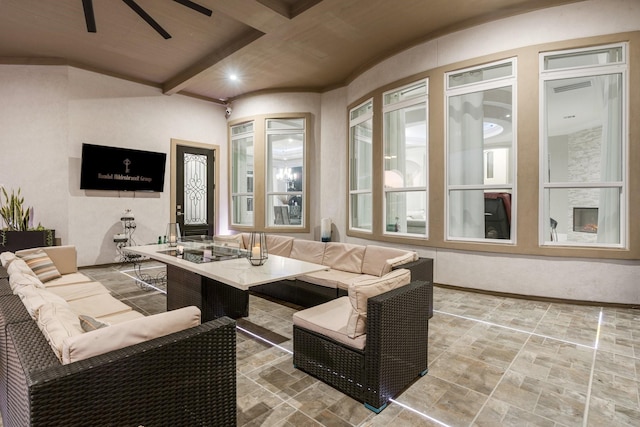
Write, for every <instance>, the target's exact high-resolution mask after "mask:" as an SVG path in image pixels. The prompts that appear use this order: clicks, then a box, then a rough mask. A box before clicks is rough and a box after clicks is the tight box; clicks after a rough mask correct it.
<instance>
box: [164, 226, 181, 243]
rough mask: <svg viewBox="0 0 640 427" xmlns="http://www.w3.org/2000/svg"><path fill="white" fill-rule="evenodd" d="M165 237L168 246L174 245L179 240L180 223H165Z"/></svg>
mask: <svg viewBox="0 0 640 427" xmlns="http://www.w3.org/2000/svg"><path fill="white" fill-rule="evenodd" d="M165 236H166V238H167V243H168V244H169V246H176V245H177V244H178V242H179V241H180V240H181V237H180V224H178V223H177V222H170V223H169V224H167V234H165Z"/></svg>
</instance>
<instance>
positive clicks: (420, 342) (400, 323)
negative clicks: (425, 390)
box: [293, 281, 433, 413]
mask: <svg viewBox="0 0 640 427" xmlns="http://www.w3.org/2000/svg"><path fill="white" fill-rule="evenodd" d="M432 293H433V288H432V284H431V283H430V282H420V281H414V282H412V283H410V284H408V285H406V286H402V287H400V288H396V289H394V290H391V291H389V292H386V293H384V294H381V295H378V296H376V297H373V298H369V300H368V302H367V331H366V334H367V338H366V345H365V348H364V350H362V351H360V350H357V349H355V348H351V347H348V346H345V345H343V344H341V343H338V342H336V341H334V340H333V339H331V338H327V337H326V336H324V335H321V334H318V333H316V332H312V331H310V330H307V329H305V328H302V327H299V326H297V325H294V328H293V363H294V366H295V367H296V368H298V369H301V370H302V371H304V372H307V373H308V374H310V375H312V376H314V377H316V378H318V379H320V380H321V381H323V382H325V383H327V384H329V385H331V386H332V387H334V388H336V389H338V390H340V391H341V392H343V393H345V394H347V395H349V396H351V397H352V398H354V399H356V400H358V401H361V402H364V404H365V406H366V407H367V408H369V409H371V410H372V411H374V412H376V413H379V412H380V411H382V410H383V409H384V408H385V407H386V406H387V403H388V402H389V399H391V398H393V397H395V396H397V395H398V394H399V393H401V392H402V391H403V390H404V389H405V388H407V387H408V386H409V385H410V384H411V383H412V382H413V381H415V380H416V379H417V378H418V377H419V376H422V375H424V374H426V372H427V347H428V339H429V337H428V335H429V313H430V312H432V308H431V307H430V304H431V301H432V296H431V295H432Z"/></svg>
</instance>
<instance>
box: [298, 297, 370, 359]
mask: <svg viewBox="0 0 640 427" xmlns="http://www.w3.org/2000/svg"><path fill="white" fill-rule="evenodd" d="M350 317H351V302H350V301H349V298H348V297H341V298H337V299H334V300H331V301H329V302H325V303H324V304H320V305H316V306H314V307H311V308H307V309H305V310H302V311H298V312H296V313H294V314H293V324H294V325H296V326H299V327H301V328H305V329H308V330H310V331H313V332H317V333H319V334H321V335H324V336H326V337H328V338H331V339H332V340H335V341H338V342H340V343H342V344H344V345H347V346H349V347H353V348H356V349H358V350H362V349H363V348H364V346H365V342H366V336H365V335H359V336H357V337H355V338H351V337H349V336H348V334H347V325H348V323H349V318H350Z"/></svg>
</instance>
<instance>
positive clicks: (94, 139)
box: [0, 65, 227, 265]
mask: <svg viewBox="0 0 640 427" xmlns="http://www.w3.org/2000/svg"><path fill="white" fill-rule="evenodd" d="M0 111H2V112H3V114H2V115H1V117H0V128H1V129H2V132H1V133H0V148H1V149H2V152H3V153H6V152H9V153H11V155H10V156H6V155H3V156H2V158H1V159H0V170H1V171H2V172H1V175H0V184H2V185H5V186H6V187H8V188H18V187H21V188H22V192H23V194H24V195H25V202H26V203H27V204H29V205H33V206H34V209H35V219H36V224H37V222H41V223H42V224H43V225H44V226H46V227H50V228H54V229H55V230H56V236H57V237H60V238H61V240H62V244H74V245H76V247H77V248H78V263H79V265H94V264H104V263H110V262H113V261H114V260H115V257H116V248H115V244H114V243H113V235H114V234H116V233H120V232H122V225H121V222H120V217H121V216H122V213H123V212H124V210H125V209H132V211H133V213H134V215H135V218H136V223H137V229H136V232H135V234H134V238H135V239H136V240H137V242H138V243H140V244H143V243H150V242H155V241H156V240H157V237H158V235H163V234H165V228H166V224H167V222H168V221H169V203H170V202H169V171H170V167H169V161H170V160H169V156H167V168H166V174H165V187H164V188H165V190H164V192H163V193H141V192H105V191H85V190H80V188H79V187H80V163H81V147H82V143H83V142H86V143H91V144H99V145H109V146H118V147H128V148H135V149H140V150H149V151H160V152H165V153H167V154H169V150H170V140H171V138H177V139H183V140H189V141H196V142H202V143H207V144H216V145H220V146H221V149H222V151H224V153H222V158H223V159H226V145H227V143H226V136H227V134H226V121H225V119H224V110H223V109H222V107H220V106H217V105H215V104H212V103H210V102H205V101H201V100H196V99H193V98H189V97H185V96H181V95H173V96H165V95H163V94H162V93H161V91H160V90H159V89H156V88H152V87H148V86H144V85H140V84H136V83H131V82H127V81H123V80H120V79H116V78H112V77H107V76H103V75H99V74H96V73H92V72H88V71H84V70H79V69H76V68H71V67H50V66H48V67H39V66H11V65H9V66H0ZM221 176H222V177H226V162H224V170H223V171H221ZM224 182H226V179H225V180H224ZM218 188H219V190H220V191H221V200H226V198H227V190H226V185H220V186H218ZM223 193H224V194H223ZM221 211H222V212H221V214H224V218H223V219H224V223H225V224H226V215H227V214H226V212H227V210H226V209H224V210H223V209H221Z"/></svg>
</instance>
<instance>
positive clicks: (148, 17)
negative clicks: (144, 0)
mask: <svg viewBox="0 0 640 427" xmlns="http://www.w3.org/2000/svg"><path fill="white" fill-rule="evenodd" d="M122 1H123V2H125V3H126V4H127V6H129V7H130V8H131V9H133V11H134V12H135V13H137V14H138V15H140V17H141V18H142V19H144V20H145V21H146V22H147V24H149V25H151V27H152V28H153V29H154V30H156V31H157V32H158V34H160V35H161V36H162V37H164V38H165V39H170V38H171V34H169V33H168V32H167V31H166V30H165V29H164V28H162V27H161V26H160V24H158V23H157V22H156V20H155V19H153V18H152V17H151V15H149V14H148V13H147V12H145V11H144V10H143V9H142V8H141V7H140V6H139V5H138V3H136V2H135V0H122Z"/></svg>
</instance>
